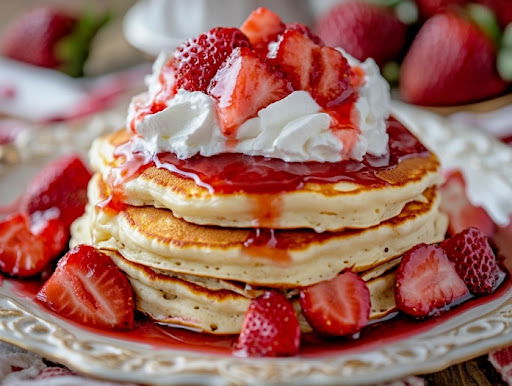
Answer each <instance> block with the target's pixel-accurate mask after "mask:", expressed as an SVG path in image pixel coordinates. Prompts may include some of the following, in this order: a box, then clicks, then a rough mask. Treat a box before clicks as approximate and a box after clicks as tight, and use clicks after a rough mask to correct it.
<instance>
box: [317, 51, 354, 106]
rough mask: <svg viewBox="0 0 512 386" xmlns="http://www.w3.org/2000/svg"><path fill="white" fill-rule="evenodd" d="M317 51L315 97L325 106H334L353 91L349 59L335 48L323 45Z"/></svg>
mask: <svg viewBox="0 0 512 386" xmlns="http://www.w3.org/2000/svg"><path fill="white" fill-rule="evenodd" d="M317 51H318V53H317V60H318V63H319V66H318V69H317V71H318V72H317V74H316V76H315V78H316V82H315V85H314V88H313V97H314V98H315V99H316V101H317V102H318V103H319V104H320V105H322V106H324V107H334V106H337V105H339V104H340V103H341V102H343V101H344V100H345V99H347V97H348V96H349V95H350V94H351V93H352V89H351V87H350V78H351V71H350V66H349V64H348V62H347V59H345V57H344V56H343V55H342V54H341V53H340V52H339V51H338V50H336V49H334V48H331V47H322V48H318V49H317Z"/></svg>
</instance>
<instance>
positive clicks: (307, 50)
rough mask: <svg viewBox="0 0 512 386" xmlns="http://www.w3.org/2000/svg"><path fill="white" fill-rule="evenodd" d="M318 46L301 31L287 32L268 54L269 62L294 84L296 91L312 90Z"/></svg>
mask: <svg viewBox="0 0 512 386" xmlns="http://www.w3.org/2000/svg"><path fill="white" fill-rule="evenodd" d="M317 47H318V46H317V45H316V44H315V43H313V41H312V40H311V39H309V38H308V37H307V36H305V35H303V34H302V33H300V32H299V31H295V30H287V31H285V32H284V33H283V34H282V35H281V36H279V39H278V41H277V43H276V45H275V46H274V47H273V48H272V50H271V51H270V52H269V54H268V56H267V57H268V58H269V61H270V63H271V64H272V65H274V66H275V67H276V68H277V69H279V70H280V71H282V72H283V73H284V74H285V75H286V76H287V77H288V79H290V81H291V82H292V86H293V88H294V89H295V90H306V91H307V90H310V89H311V88H312V81H313V76H312V74H313V69H314V61H315V57H314V53H315V49H316V48H317Z"/></svg>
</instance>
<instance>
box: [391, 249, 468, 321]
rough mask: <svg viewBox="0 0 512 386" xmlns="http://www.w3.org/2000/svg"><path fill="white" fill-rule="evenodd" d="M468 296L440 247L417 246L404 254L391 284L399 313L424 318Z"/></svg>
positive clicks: (465, 287)
mask: <svg viewBox="0 0 512 386" xmlns="http://www.w3.org/2000/svg"><path fill="white" fill-rule="evenodd" d="M468 295H469V290H468V287H467V286H466V284H464V282H463V281H462V279H461V278H460V277H459V275H458V274H457V271H456V270H455V267H454V266H453V264H452V263H451V262H450V260H449V259H448V257H447V256H446V253H445V252H444V250H443V249H442V248H441V247H439V246H437V245H426V244H419V245H417V246H415V247H414V248H412V249H411V250H409V251H407V252H406V253H405V254H404V256H403V259H402V261H401V262H400V266H399V267H398V271H397V274H396V283H395V301H396V306H397V308H398V309H399V310H400V311H402V312H404V313H406V314H408V315H411V316H414V317H416V318H424V317H427V316H431V315H434V314H436V313H439V312H440V311H443V310H444V309H446V308H448V307H450V306H451V305H454V304H455V303H458V302H461V301H463V300H464V298H466V297H467V296H468Z"/></svg>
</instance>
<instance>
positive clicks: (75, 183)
mask: <svg viewBox="0 0 512 386" xmlns="http://www.w3.org/2000/svg"><path fill="white" fill-rule="evenodd" d="M90 179H91V173H90V172H89V170H87V167H86V166H85V165H84V163H83V162H82V161H81V159H80V157H79V156H78V155H76V154H71V155H67V156H63V157H60V158H58V159H56V160H55V161H53V162H51V163H50V164H48V165H47V166H46V167H45V168H43V169H42V170H41V171H40V172H39V173H38V174H37V175H36V176H35V177H34V179H33V180H32V181H31V183H30V184H29V186H28V188H27V190H26V191H25V194H24V195H23V197H22V200H21V210H22V212H25V213H28V214H30V215H32V214H34V213H35V212H38V211H46V210H49V209H52V208H56V209H58V210H59V212H60V213H59V216H58V217H59V220H60V221H61V222H62V223H63V224H64V226H65V227H66V228H69V226H71V223H72V222H73V221H75V220H76V219H77V218H78V217H80V216H81V215H82V214H83V213H84V209H85V204H86V203H87V184H88V183H89V180H90Z"/></svg>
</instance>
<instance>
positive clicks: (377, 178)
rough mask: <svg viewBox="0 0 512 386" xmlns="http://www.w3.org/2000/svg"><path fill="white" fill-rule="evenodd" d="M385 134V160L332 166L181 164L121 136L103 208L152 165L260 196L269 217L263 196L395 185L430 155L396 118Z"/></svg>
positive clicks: (214, 187) (206, 160)
mask: <svg viewBox="0 0 512 386" xmlns="http://www.w3.org/2000/svg"><path fill="white" fill-rule="evenodd" d="M388 133H389V138H390V140H389V153H388V154H387V155H386V156H382V157H375V156H371V155H369V154H367V155H365V156H364V158H363V160H362V161H361V162H359V161H355V160H347V161H342V162H337V163H329V162H285V161H282V160H279V159H270V158H264V157H254V156H246V155H243V154H237V153H225V154H219V155H215V156H211V157H202V156H194V157H192V158H189V159H185V160H181V159H178V157H177V156H176V155H175V154H172V153H161V154H157V155H152V154H146V153H144V152H143V151H141V150H136V149H135V148H134V142H133V141H131V140H130V139H131V137H130V136H129V135H124V136H123V135H120V136H119V137H118V138H117V140H118V141H119V142H118V143H117V144H116V149H115V152H114V157H115V159H116V164H117V165H113V168H112V172H111V174H110V176H109V178H108V181H107V182H108V184H109V185H110V190H111V192H112V194H111V197H109V199H108V200H107V201H106V202H104V203H103V204H102V205H103V206H104V207H108V208H110V209H114V210H119V208H120V207H121V206H122V202H120V201H122V200H123V194H122V187H123V185H124V184H125V183H126V182H127V181H129V180H131V179H133V178H135V177H137V176H138V175H140V174H142V173H143V172H144V171H145V170H146V169H148V168H150V167H157V168H161V169H166V170H168V171H169V172H171V173H173V174H176V175H179V176H180V177H184V178H186V179H190V180H193V181H194V182H195V184H196V185H197V186H200V187H203V188H205V189H207V190H208V191H210V192H215V193H221V194H222V193H223V194H230V193H235V192H245V193H248V194H258V195H262V200H261V205H258V206H260V207H261V209H262V210H261V213H258V216H267V217H272V216H273V212H278V211H279V208H278V206H279V205H278V204H276V203H275V202H273V201H271V204H272V205H270V207H271V208H270V209H269V200H267V199H266V198H268V197H266V196H265V195H274V194H276V193H282V192H291V191H295V190H298V189H301V188H303V187H304V185H305V184H307V183H316V184H333V183H337V182H341V181H345V182H353V183H357V184H360V185H368V186H383V185H388V184H391V185H394V184H400V183H401V182H403V180H402V178H401V177H402V176H401V175H398V176H397V175H393V173H392V170H393V169H394V168H396V166H397V165H398V164H399V163H400V162H402V161H404V160H408V159H418V158H420V159H421V158H429V157H431V154H430V153H429V151H428V150H427V149H426V148H425V146H423V144H421V142H419V141H418V139H417V138H416V137H415V136H414V135H413V134H411V133H410V132H409V131H408V130H407V129H406V128H405V127H404V126H403V125H402V124H401V123H400V122H398V121H397V120H395V119H390V120H389V121H388ZM411 166H412V165H411ZM272 207H273V208H272Z"/></svg>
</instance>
